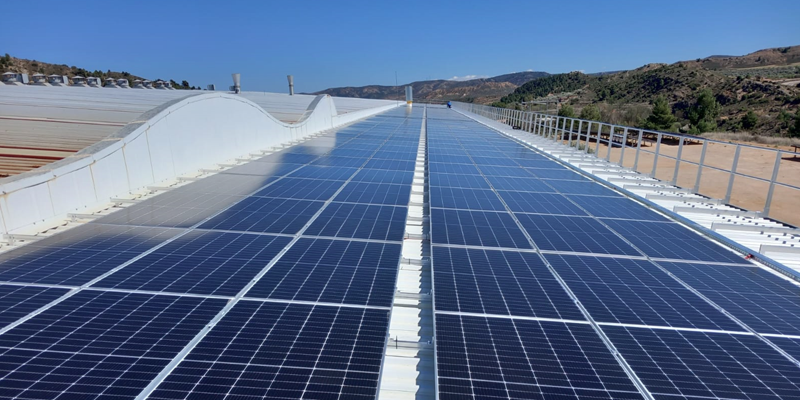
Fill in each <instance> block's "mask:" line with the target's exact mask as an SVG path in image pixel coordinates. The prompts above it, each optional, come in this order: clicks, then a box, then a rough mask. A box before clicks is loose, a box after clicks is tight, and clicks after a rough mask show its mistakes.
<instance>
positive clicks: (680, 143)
mask: <svg viewBox="0 0 800 400" xmlns="http://www.w3.org/2000/svg"><path fill="white" fill-rule="evenodd" d="M682 154H683V136H681V138H680V139H678V156H677V157H675V172H674V173H673V174H672V182H671V183H672V185H673V186H674V185H676V184H677V183H678V170H679V169H680V167H681V155H682Z"/></svg>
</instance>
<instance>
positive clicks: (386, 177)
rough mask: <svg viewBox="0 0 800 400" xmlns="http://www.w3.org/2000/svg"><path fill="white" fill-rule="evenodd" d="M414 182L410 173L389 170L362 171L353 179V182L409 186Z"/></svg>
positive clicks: (412, 174)
mask: <svg viewBox="0 0 800 400" xmlns="http://www.w3.org/2000/svg"><path fill="white" fill-rule="evenodd" d="M413 180H414V173H413V172H411V171H396V170H390V169H362V170H359V171H358V174H356V176H354V177H353V181H354V182H370V183H393V184H396V185H410V184H411V182H412V181H413Z"/></svg>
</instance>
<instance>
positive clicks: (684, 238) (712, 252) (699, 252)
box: [603, 219, 749, 264]
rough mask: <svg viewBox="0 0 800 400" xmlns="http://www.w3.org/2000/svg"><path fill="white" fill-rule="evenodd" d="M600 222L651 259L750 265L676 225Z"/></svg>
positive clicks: (609, 220)
mask: <svg viewBox="0 0 800 400" xmlns="http://www.w3.org/2000/svg"><path fill="white" fill-rule="evenodd" d="M603 222H605V223H606V224H607V225H608V226H610V227H611V229H613V230H615V231H617V232H618V233H619V234H620V235H622V236H623V237H625V239H627V240H629V241H630V242H631V243H633V245H634V246H636V247H638V248H639V249H641V250H642V251H643V252H644V253H645V254H647V255H648V256H650V257H658V258H672V259H679V260H698V261H718V262H730V263H738V264H749V262H748V261H747V260H745V259H744V258H743V257H741V256H739V255H737V254H736V253H734V252H732V251H730V250H728V249H726V248H724V247H722V246H720V245H718V244H716V243H712V242H711V241H710V240H708V239H706V238H704V237H702V236H700V235H699V234H694V233H693V232H691V231H690V230H688V229H686V228H685V227H683V226H680V225H678V224H675V223H671V222H642V221H624V220H614V219H607V220H604V221H603Z"/></svg>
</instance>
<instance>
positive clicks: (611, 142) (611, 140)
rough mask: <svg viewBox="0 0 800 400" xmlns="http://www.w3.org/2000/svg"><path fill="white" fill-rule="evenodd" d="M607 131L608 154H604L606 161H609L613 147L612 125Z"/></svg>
mask: <svg viewBox="0 0 800 400" xmlns="http://www.w3.org/2000/svg"><path fill="white" fill-rule="evenodd" d="M610 128H611V129H609V130H608V152H607V153H606V161H611V148H612V147H614V128H615V126H614V125H611V126H610Z"/></svg>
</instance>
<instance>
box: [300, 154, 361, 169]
mask: <svg viewBox="0 0 800 400" xmlns="http://www.w3.org/2000/svg"><path fill="white" fill-rule="evenodd" d="M366 160H367V158H366V157H336V156H323V157H320V158H318V159H316V160H315V161H313V162H312V163H311V165H319V166H323V167H352V168H358V167H361V166H362V165H364V162H366Z"/></svg>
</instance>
